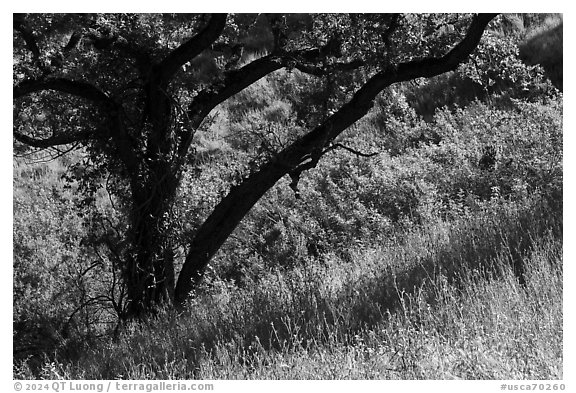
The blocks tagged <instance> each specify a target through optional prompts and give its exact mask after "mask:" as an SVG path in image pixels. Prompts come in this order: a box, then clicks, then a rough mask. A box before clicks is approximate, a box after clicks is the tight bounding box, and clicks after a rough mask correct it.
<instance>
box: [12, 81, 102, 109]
mask: <svg viewBox="0 0 576 393" xmlns="http://www.w3.org/2000/svg"><path fill="white" fill-rule="evenodd" d="M46 90H54V91H58V92H60V93H67V94H71V95H74V96H77V97H81V98H85V99H87V100H90V101H94V102H98V103H110V102H111V99H110V98H109V97H108V95H107V94H106V93H104V92H103V91H102V90H100V89H99V88H97V87H96V86H94V85H92V84H90V83H87V82H81V81H74V80H70V79H65V78H50V79H39V80H36V79H27V80H24V81H22V82H20V83H19V84H17V85H16V86H14V88H13V96H14V98H20V97H23V96H25V95H27V94H30V93H36V92H40V91H46Z"/></svg>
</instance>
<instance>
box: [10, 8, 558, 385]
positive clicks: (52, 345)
mask: <svg viewBox="0 0 576 393" xmlns="http://www.w3.org/2000/svg"><path fill="white" fill-rule="evenodd" d="M503 20H504V22H502V25H501V26H499V27H498V29H494V31H491V32H490V33H489V34H487V35H486V38H485V40H484V41H483V43H482V45H484V46H483V47H482V48H488V49H489V50H490V52H489V53H491V54H494V55H493V56H492V55H491V56H490V58H489V59H482V58H480V57H479V58H478V60H482V61H484V60H486V62H485V63H484V64H485V68H484V69H482V70H481V71H482V72H480V73H478V74H473V73H472V70H471V69H470V68H466V67H463V68H461V69H459V70H457V71H456V72H455V73H452V74H449V75H444V76H442V77H440V78H436V79H432V80H429V81H426V82H423V81H422V83H420V82H419V83H415V84H407V85H400V86H394V87H393V88H391V89H389V90H388V91H386V92H384V93H383V94H382V95H381V96H380V97H379V98H378V99H377V101H376V103H375V105H374V108H373V109H372V110H371V111H370V113H369V114H368V115H367V116H366V117H365V118H364V119H362V120H361V121H360V122H358V123H357V124H356V125H355V126H354V127H352V128H351V129H349V130H347V131H346V133H345V135H344V136H343V137H342V138H341V139H339V140H338V142H339V143H341V144H342V145H343V146H346V147H348V149H335V150H334V151H332V152H330V153H328V154H326V155H325V156H324V157H323V159H322V160H321V161H320V163H319V164H318V166H317V167H316V168H315V169H314V170H313V171H308V172H305V173H304V174H303V175H302V177H301V179H300V182H299V192H298V194H296V193H295V192H294V190H293V189H291V188H290V186H289V183H290V179H281V180H280V181H279V182H278V184H277V185H276V186H275V187H274V188H273V189H271V190H270V191H269V192H268V193H267V194H266V195H265V196H264V197H263V198H262V200H260V201H259V203H258V204H257V205H256V206H255V207H254V208H253V209H252V211H251V212H250V214H249V215H248V216H247V217H246V218H245V219H244V220H243V221H242V223H241V225H240V226H239V227H238V228H237V229H236V231H235V232H234V233H233V235H232V236H231V237H230V238H229V239H228V240H227V242H226V244H225V245H224V246H223V247H222V249H221V250H220V252H219V253H218V254H217V255H216V256H215V257H214V259H213V261H212V262H211V264H210V268H209V270H208V271H207V272H206V275H205V279H204V281H203V283H202V285H201V286H200V287H199V288H197V289H196V290H195V292H194V293H193V296H192V298H191V299H190V300H189V307H188V308H187V309H186V311H181V312H175V311H174V310H170V309H160V310H157V312H156V313H155V314H154V315H151V316H150V317H149V318H146V319H144V320H139V321H132V322H129V323H127V322H121V321H120V320H119V318H118V315H119V309H120V305H119V301H121V300H122V299H123V296H125V292H124V288H123V286H122V283H121V281H120V280H119V279H118V275H119V271H120V270H119V269H120V268H119V266H118V262H117V260H118V258H116V259H115V256H114V254H113V252H111V251H110V250H121V247H122V244H123V243H122V241H123V239H122V238H121V233H122V230H123V228H124V226H125V225H127V224H126V221H125V220H124V219H123V215H122V205H121V203H119V202H121V201H118V200H117V199H114V198H113V197H111V196H110V195H108V193H107V192H106V187H107V186H108V184H107V181H108V180H107V177H106V176H102V177H101V179H102V182H101V183H96V182H95V183H93V184H85V183H82V182H81V181H80V180H79V179H81V177H82V176H80V175H81V173H79V171H82V170H83V169H82V168H84V167H86V168H88V169H87V170H91V169H90V168H92V170H94V171H98V170H99V169H100V168H99V167H98V166H97V165H92V164H93V163H90V162H84V163H83V164H85V165H77V163H78V162H80V161H81V160H82V155H81V152H79V153H77V154H75V155H73V156H67V158H59V159H57V160H54V161H50V162H38V161H40V160H39V157H38V156H35V155H26V156H24V157H16V158H15V159H14V180H13V187H14V228H13V236H14V276H13V279H14V302H13V306H14V313H13V326H14V335H13V342H14V363H13V364H14V369H13V371H14V378H22V379H60V378H67V379H101V378H106V379H116V378H124V379H175V378H183V379H220V378H226V379H263V378H267V379H341V378H342V379H344V378H351V379H454V378H462V379H532V380H535V379H562V378H563V374H562V364H563V352H562V345H563V330H562V327H563V313H562V307H563V296H562V295H563V287H562V278H563V267H562V264H563V261H562V233H563V222H562V212H563V149H562V138H563V129H562V117H563V96H562V93H560V92H559V91H558V90H557V89H555V88H554V87H553V86H551V85H550V83H549V82H547V81H546V78H545V77H544V75H543V73H542V70H541V69H539V68H537V67H531V66H529V65H526V64H525V63H523V62H522V59H521V58H520V57H519V52H518V45H517V44H518V43H522V44H521V46H520V54H522V53H531V55H530V56H529V58H530V59H531V60H528V57H524V60H525V61H526V62H527V63H530V64H541V65H542V66H543V67H544V68H545V69H546V71H547V72H549V73H551V74H550V78H552V80H553V81H557V80H558V79H556V80H555V79H554V78H558V77H559V78H560V79H559V80H561V74H562V72H561V69H560V71H558V69H557V68H554V64H556V65H557V64H558V63H557V59H558V53H557V52H558V48H559V47H558V45H561V37H562V29H561V20H560V22H559V23H560V24H557V23H556V22H558V21H556V22H554V23H556V24H554V23H552V22H553V21H551V19H546V18H544V17H541V16H538V15H536V16H534V15H532V16H527V17H526V18H525V19H521V18H515V17H514V18H513V17H508V18H507V19H506V18H504V19H503ZM546 26H548V28H546ZM558 29H559V30H558ZM502 37H505V38H506V39H503V38H502ZM558 37H560V38H559V40H558ZM559 42H560V44H559ZM527 48H530V49H529V50H528V49H527ZM488 49H487V50H488ZM522 51H524V52H522ZM482 53H488V52H486V51H484V52H482ZM538 53H539V54H538ZM479 56H480V55H479ZM560 56H561V51H560ZM551 59H554V60H551ZM488 60H490V61H488ZM500 64H505V65H506V67H502V68H500ZM547 64H549V65H550V67H551V68H550V67H548V65H547ZM547 67H548V68H547ZM496 69H497V70H498V72H499V74H498V78H499V79H498V82H497V83H494V84H492V85H490V87H491V89H487V88H486V89H485V88H484V87H486V86H482V85H481V84H480V85H478V84H477V82H478V81H483V80H489V81H491V80H494V79H493V77H494V72H495V71H494V70H496ZM550 70H552V71H550ZM554 70H556V71H554ZM558 72H559V74H558ZM474 75H476V76H474ZM553 75H556V76H555V77H554V76H553ZM310 78H311V77H308V76H305V75H304V74H300V73H298V72H297V71H290V72H288V71H281V72H277V73H275V74H273V75H271V76H270V77H268V78H265V79H262V80H260V81H259V82H258V83H256V84H254V85H253V86H251V87H250V88H248V89H246V90H245V91H243V92H241V93H240V94H238V95H236V96H235V97H233V98H232V99H230V100H229V101H228V102H226V103H225V104H224V105H221V107H219V108H218V110H217V111H215V112H214V113H213V114H212V116H211V119H210V122H209V124H207V125H206V127H204V128H203V129H202V130H200V131H198V133H197V134H196V139H195V141H194V148H195V151H196V152H197V154H196V155H195V156H194V157H192V158H191V159H190V162H189V170H188V171H187V172H186V173H185V174H184V175H183V180H182V186H181V189H180V191H179V194H178V201H177V202H176V203H175V205H174V209H173V211H172V212H171V214H173V215H174V218H175V219H174V222H175V224H174V227H170V228H168V229H167V230H169V231H171V232H170V233H171V234H172V236H173V239H172V240H173V242H174V244H175V245H177V247H176V246H175V254H176V256H175V258H176V261H177V264H176V265H177V266H176V267H177V269H179V268H180V267H181V263H182V261H183V257H184V254H185V251H186V250H185V247H186V246H187V243H186V242H187V240H188V239H189V238H190V236H191V235H192V234H193V233H194V231H195V230H196V229H197V228H198V226H199V225H200V224H201V223H202V221H203V219H204V218H205V217H206V216H207V214H208V213H209V212H210V211H211V209H212V208H213V207H214V205H215V204H216V203H217V202H218V200H219V199H220V198H221V197H222V196H223V195H225V194H226V192H227V190H229V188H230V187H231V185H232V184H235V182H236V181H237V180H238V179H239V178H241V177H242V176H243V175H245V174H246V173H248V172H249V171H250V170H251V169H252V168H253V167H254V166H255V165H258V164H259V162H260V161H259V160H261V157H262V154H265V151H264V153H263V149H262V147H263V146H264V145H263V142H262V140H263V138H264V137H266V138H269V139H268V140H266V141H267V143H268V144H269V145H268V146H265V147H267V148H270V149H274V148H279V147H280V146H283V145H285V144H286V143H287V141H289V140H290V139H291V138H295V135H298V134H299V133H301V132H303V129H304V128H305V127H308V126H310V125H313V124H314V122H315V121H318V117H319V116H320V115H321V114H322V113H321V112H320V109H319V108H322V107H323V105H324V102H323V97H324V96H323V95H322V92H323V90H321V89H322V88H323V87H322V86H321V85H322V84H321V83H319V82H315V84H313V83H310V80H308V79H310ZM473 78H476V81H474V80H473ZM512 81H513V82H514V83H512ZM470 83H471V84H472V85H470ZM475 83H476V84H475ZM555 83H556V82H555ZM302 86H312V88H310V89H306V88H303V87H302ZM446 86H452V87H453V88H452V87H451V88H450V89H447V88H446ZM470 86H475V87H476V88H479V90H478V91H475V90H474V91H473V89H472V88H470ZM476 92H480V93H481V94H476ZM468 94H469V95H468ZM353 151H357V152H363V153H377V154H375V155H370V157H366V156H361V155H358V154H353V153H352V152H353ZM365 155H369V154H365ZM94 168H96V169H94ZM76 175H78V176H76ZM104 175H105V174H104ZM95 178H97V177H95ZM83 187H84V190H85V189H86V187H89V188H90V190H89V191H90V192H89V193H82V192H79V191H82V190H83ZM86 195H89V198H92V199H91V200H88V199H87V197H86ZM111 242H115V243H114V244H111Z"/></svg>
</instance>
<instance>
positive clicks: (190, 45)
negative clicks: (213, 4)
mask: <svg viewBox="0 0 576 393" xmlns="http://www.w3.org/2000/svg"><path fill="white" fill-rule="evenodd" d="M226 16H227V15H226V14H214V15H212V17H211V18H210V21H209V22H208V25H207V26H206V27H205V28H204V30H202V31H201V32H200V33H198V34H197V35H195V36H194V37H192V38H191V39H189V40H188V41H186V42H184V43H183V44H182V45H180V46H179V47H178V48H176V49H174V50H173V51H172V52H171V53H170V54H169V55H168V56H167V57H166V58H165V59H164V60H162V62H161V63H160V64H159V65H158V67H159V68H158V69H159V72H160V75H161V76H160V79H161V81H162V83H163V84H164V85H166V84H167V83H168V81H169V80H170V78H171V77H172V76H173V75H174V74H175V73H176V71H178V70H179V69H180V67H182V66H183V65H184V64H185V63H186V62H188V61H190V60H192V59H193V58H194V57H196V56H198V55H199V54H200V53H201V52H202V51H204V50H205V49H207V48H209V47H210V45H212V44H213V43H214V41H216V40H217V39H218V37H219V36H220V34H221V33H222V30H224V27H225V26H226Z"/></svg>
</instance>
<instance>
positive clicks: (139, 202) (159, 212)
mask: <svg viewBox="0 0 576 393" xmlns="http://www.w3.org/2000/svg"><path fill="white" fill-rule="evenodd" d="M150 183H151V182H148V184H147V186H146V187H143V188H142V189H141V191H140V192H139V193H138V194H136V195H135V196H134V198H133V199H134V201H135V203H134V204H133V208H132V213H131V230H130V232H131V233H130V234H131V238H132V240H131V244H132V247H133V248H132V250H133V251H132V252H131V253H129V254H128V255H127V260H126V265H125V271H124V276H125V282H126V285H127V296H128V309H127V311H126V314H127V315H126V317H127V318H133V317H140V316H141V315H143V314H144V313H146V312H147V311H149V310H150V309H152V308H154V306H155V305H158V304H160V303H166V302H167V303H171V302H172V301H173V299H174V251H173V247H172V245H171V242H170V231H169V219H170V218H169V208H170V206H171V204H172V202H173V201H174V197H175V190H176V186H177V181H176V178H175V177H173V176H171V175H167V174H165V175H164V180H162V181H159V182H157V183H156V184H150Z"/></svg>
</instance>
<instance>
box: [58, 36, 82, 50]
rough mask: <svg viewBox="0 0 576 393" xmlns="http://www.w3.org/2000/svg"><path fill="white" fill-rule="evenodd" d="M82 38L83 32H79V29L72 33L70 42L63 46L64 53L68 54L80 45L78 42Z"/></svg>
mask: <svg viewBox="0 0 576 393" xmlns="http://www.w3.org/2000/svg"><path fill="white" fill-rule="evenodd" d="M80 38H82V33H79V32H77V31H75V32H74V33H72V35H71V36H70V39H69V40H68V43H67V44H66V45H65V46H64V47H63V48H62V53H64V54H66V53H68V52H70V51H71V50H72V49H74V48H76V45H78V42H80Z"/></svg>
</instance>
